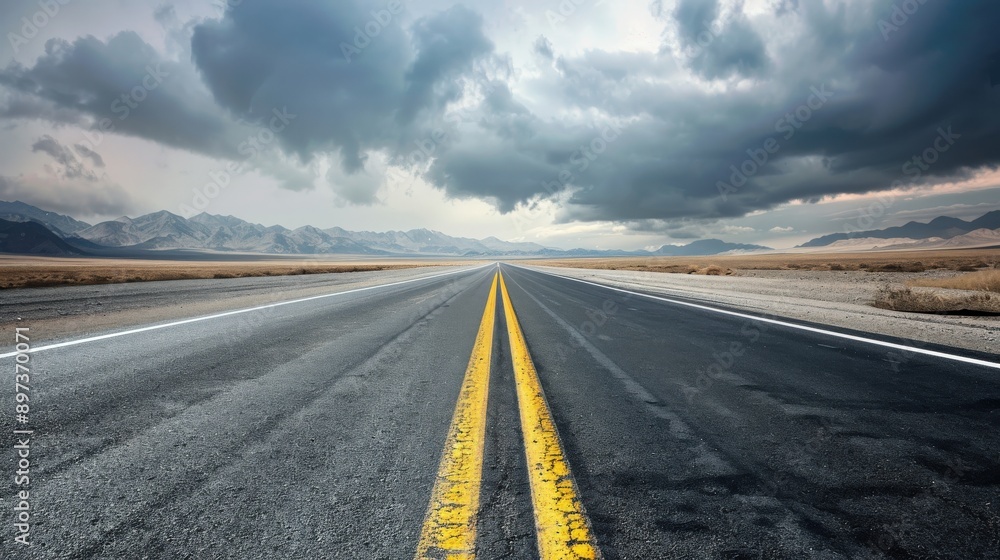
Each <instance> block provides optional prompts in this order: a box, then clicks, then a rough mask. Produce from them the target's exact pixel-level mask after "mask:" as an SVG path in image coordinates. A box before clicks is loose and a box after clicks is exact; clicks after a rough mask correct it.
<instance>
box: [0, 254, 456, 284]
mask: <svg viewBox="0 0 1000 560" xmlns="http://www.w3.org/2000/svg"><path fill="white" fill-rule="evenodd" d="M443 264H451V263H445V262H413V261H410V262H407V261H399V262H381V263H376V262H370V261H369V262H353V263H352V262H339V263H331V262H322V261H314V262H302V261H284V262H282V261H256V262H239V261H230V262H214V261H194V262H187V261H145V260H124V259H123V260H114V259H71V258H45V257H24V258H19V257H6V258H2V259H0V289H5V288H7V289H9V288H38V287H47V286H67V285H69V286H82V285H90V284H114V283H123V282H149V281H154V280H190V279H213V278H246V277H253V276H291V275H300V274H327V273H336V272H367V271H377V270H392V269H401V268H413V267H418V266H438V265H443Z"/></svg>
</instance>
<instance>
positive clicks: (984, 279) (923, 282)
mask: <svg viewBox="0 0 1000 560" xmlns="http://www.w3.org/2000/svg"><path fill="white" fill-rule="evenodd" d="M908 284H909V285H910V286H926V287H932V288H950V289H953V290H972V291H978V292H994V293H1000V270H997V269H991V270H980V271H977V272H970V273H969V274H963V275H961V276H955V277H953V278H920V279H917V280H911V281H910V282H908Z"/></svg>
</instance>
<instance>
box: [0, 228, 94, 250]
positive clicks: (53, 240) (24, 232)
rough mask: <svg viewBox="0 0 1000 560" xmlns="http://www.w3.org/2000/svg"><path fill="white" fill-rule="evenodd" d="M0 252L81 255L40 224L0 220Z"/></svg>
mask: <svg viewBox="0 0 1000 560" xmlns="http://www.w3.org/2000/svg"><path fill="white" fill-rule="evenodd" d="M0 252H3V253H17V254H22V255H54V256H66V255H83V254H84V252H83V251H81V250H80V249H78V248H76V247H74V246H72V245H70V244H69V243H67V242H66V241H64V240H63V239H62V238H61V237H59V236H58V235H56V234H55V233H53V232H52V231H51V230H49V229H48V228H46V227H45V226H43V225H42V224H40V223H38V222H34V221H28V222H12V221H10V220H4V219H0Z"/></svg>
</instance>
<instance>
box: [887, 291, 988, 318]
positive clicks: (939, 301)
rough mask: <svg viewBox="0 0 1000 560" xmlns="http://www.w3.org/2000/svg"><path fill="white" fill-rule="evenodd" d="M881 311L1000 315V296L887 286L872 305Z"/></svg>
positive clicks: (984, 293)
mask: <svg viewBox="0 0 1000 560" xmlns="http://www.w3.org/2000/svg"><path fill="white" fill-rule="evenodd" d="M872 305H874V306H875V307H878V308H880V309H889V310H892V311H906V312H909V313H938V314H942V315H994V314H998V315H1000V297H997V296H994V295H992V294H990V293H988V292H979V293H961V292H958V293H943V292H938V291H934V290H920V289H917V290H913V289H911V288H908V287H906V288H900V287H894V286H885V287H883V288H881V289H879V291H878V292H877V293H876V294H875V301H874V302H873V303H872Z"/></svg>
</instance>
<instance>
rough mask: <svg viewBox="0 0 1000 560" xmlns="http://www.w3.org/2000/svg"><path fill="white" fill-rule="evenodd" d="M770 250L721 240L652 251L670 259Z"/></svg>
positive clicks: (697, 242)
mask: <svg viewBox="0 0 1000 560" xmlns="http://www.w3.org/2000/svg"><path fill="white" fill-rule="evenodd" d="M771 250H772V249H771V248H770V247H764V246H763V245H747V244H744V243H728V242H726V241H722V240H721V239H702V240H700V241H694V242H691V243H688V244H687V245H680V246H678V245H664V246H662V247H660V248H659V249H657V250H656V251H654V253H655V254H657V255H666V256H671V257H692V256H697V255H718V254H721V253H728V252H731V251H742V252H753V251H771Z"/></svg>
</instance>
